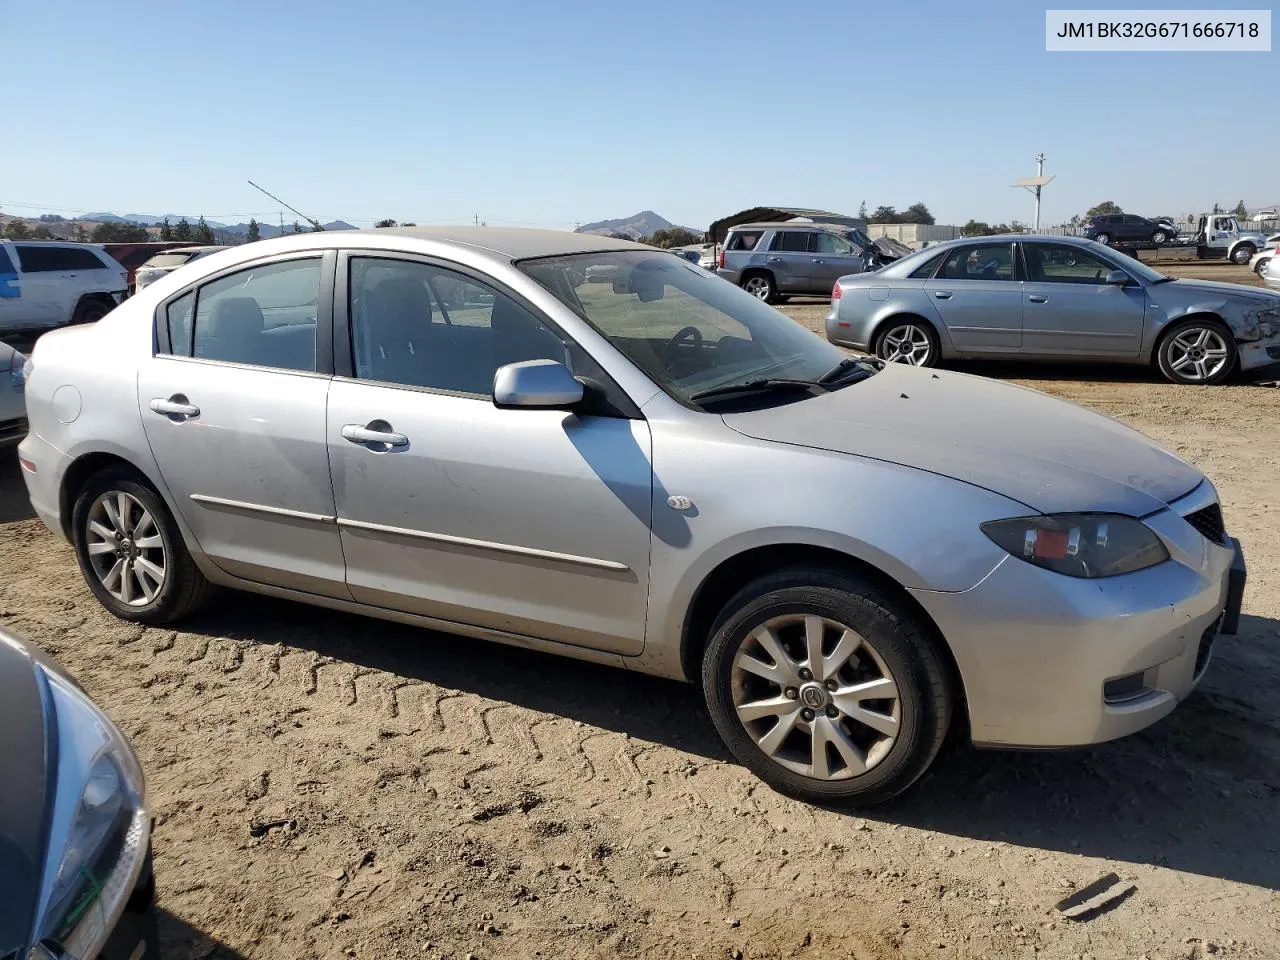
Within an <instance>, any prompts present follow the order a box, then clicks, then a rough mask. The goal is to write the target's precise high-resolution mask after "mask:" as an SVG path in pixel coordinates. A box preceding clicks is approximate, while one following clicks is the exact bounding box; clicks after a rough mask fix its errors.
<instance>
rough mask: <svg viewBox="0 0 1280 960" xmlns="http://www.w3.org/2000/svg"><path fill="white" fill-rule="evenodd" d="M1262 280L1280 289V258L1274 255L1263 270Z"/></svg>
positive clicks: (1269, 285)
mask: <svg viewBox="0 0 1280 960" xmlns="http://www.w3.org/2000/svg"><path fill="white" fill-rule="evenodd" d="M1262 282H1263V283H1265V284H1266V285H1267V286H1268V287H1271V288H1272V289H1274V290H1280V259H1277V258H1276V257H1272V258H1271V259H1270V260H1268V261H1267V265H1266V266H1265V267H1264V268H1263V270H1262Z"/></svg>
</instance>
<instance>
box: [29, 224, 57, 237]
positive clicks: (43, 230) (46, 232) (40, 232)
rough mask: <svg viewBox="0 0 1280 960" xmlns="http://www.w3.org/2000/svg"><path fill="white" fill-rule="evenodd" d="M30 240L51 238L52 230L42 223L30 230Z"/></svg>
mask: <svg viewBox="0 0 1280 960" xmlns="http://www.w3.org/2000/svg"><path fill="white" fill-rule="evenodd" d="M31 239H32V240H52V239H53V231H52V230H50V229H49V228H48V227H46V226H45V225H44V224H43V223H42V224H40V226H38V227H36V228H35V229H34V230H32V231H31Z"/></svg>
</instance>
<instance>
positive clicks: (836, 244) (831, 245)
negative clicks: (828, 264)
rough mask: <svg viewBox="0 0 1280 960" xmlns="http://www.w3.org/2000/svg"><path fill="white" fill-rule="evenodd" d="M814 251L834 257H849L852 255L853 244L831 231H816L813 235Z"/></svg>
mask: <svg viewBox="0 0 1280 960" xmlns="http://www.w3.org/2000/svg"><path fill="white" fill-rule="evenodd" d="M813 241H814V247H813V252H814V253H826V254H829V255H831V256H836V257H849V256H852V255H853V244H851V243H850V242H849V241H848V240H845V239H844V238H843V237H837V236H836V235H835V234H832V233H816V234H814V236H813Z"/></svg>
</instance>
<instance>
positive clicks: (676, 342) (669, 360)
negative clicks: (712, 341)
mask: <svg viewBox="0 0 1280 960" xmlns="http://www.w3.org/2000/svg"><path fill="white" fill-rule="evenodd" d="M685 340H688V341H689V342H690V343H692V344H693V349H694V350H695V351H696V350H701V349H702V346H703V340H702V331H701V330H699V329H698V328H697V327H684V328H682V329H681V330H680V331H679V332H678V333H676V335H675V336H674V337H672V338H671V339H670V340H668V341H667V345H666V346H664V347H663V348H662V355H661V356H660V357H659V358H658V359H659V360H660V361H661V363H662V366H663V367H664V368H666V369H668V370H670V369H671V365H672V364H673V363H675V361H676V360H677V359H678V357H677V352H678V351H679V350H680V349H681V348H680V344H682V343H683V342H684V341H685Z"/></svg>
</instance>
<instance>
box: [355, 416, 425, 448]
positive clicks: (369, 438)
mask: <svg viewBox="0 0 1280 960" xmlns="http://www.w3.org/2000/svg"><path fill="white" fill-rule="evenodd" d="M379 427H386V429H385V430H383V429H378V428H379ZM342 437H343V439H344V440H350V441H351V442H352V443H384V444H386V445H387V446H389V447H407V446H408V445H409V438H408V437H406V436H405V435H404V434H403V433H394V432H393V431H392V430H391V425H390V424H388V423H386V422H385V421H382V420H374V421H373V422H372V423H370V424H369V425H368V426H364V427H362V426H360V424H358V423H348V424H345V425H344V426H343V428H342Z"/></svg>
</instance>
